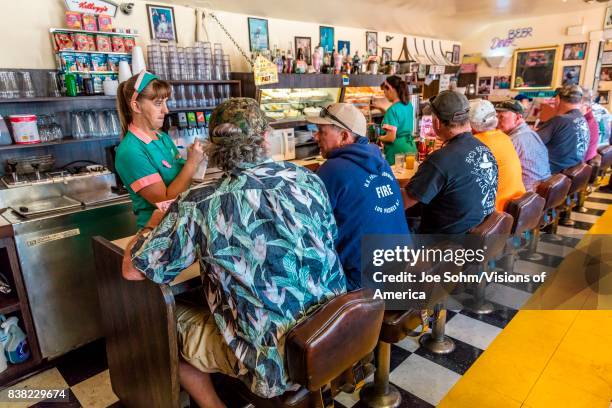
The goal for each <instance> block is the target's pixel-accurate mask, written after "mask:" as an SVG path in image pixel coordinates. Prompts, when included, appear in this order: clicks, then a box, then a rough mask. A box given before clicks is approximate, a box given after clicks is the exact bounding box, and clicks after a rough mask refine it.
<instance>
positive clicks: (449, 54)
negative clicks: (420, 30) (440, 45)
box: [444, 51, 453, 62]
mask: <svg viewBox="0 0 612 408" xmlns="http://www.w3.org/2000/svg"><path fill="white" fill-rule="evenodd" d="M444 56H445V57H446V59H447V60H448V62H453V52H452V51H446V52H445V53H444Z"/></svg>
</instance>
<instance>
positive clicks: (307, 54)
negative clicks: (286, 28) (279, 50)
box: [295, 37, 312, 65]
mask: <svg viewBox="0 0 612 408" xmlns="http://www.w3.org/2000/svg"><path fill="white" fill-rule="evenodd" d="M298 50H302V53H303V54H304V59H305V60H306V63H307V64H308V65H310V64H311V62H312V41H311V39H310V37H295V55H296V57H297V52H298Z"/></svg>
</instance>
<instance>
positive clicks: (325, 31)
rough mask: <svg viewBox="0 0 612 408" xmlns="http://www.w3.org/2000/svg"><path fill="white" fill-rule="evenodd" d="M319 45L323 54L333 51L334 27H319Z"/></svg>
mask: <svg viewBox="0 0 612 408" xmlns="http://www.w3.org/2000/svg"><path fill="white" fill-rule="evenodd" d="M319 43H320V44H321V47H323V49H324V50H325V52H332V51H333V50H334V27H326V26H319Z"/></svg>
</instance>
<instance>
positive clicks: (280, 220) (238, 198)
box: [123, 98, 346, 407]
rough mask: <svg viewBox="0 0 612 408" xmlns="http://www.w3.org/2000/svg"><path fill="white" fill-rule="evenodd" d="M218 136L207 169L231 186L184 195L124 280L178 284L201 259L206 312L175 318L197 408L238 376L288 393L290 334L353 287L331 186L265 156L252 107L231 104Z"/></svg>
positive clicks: (139, 245) (144, 240) (217, 119)
mask: <svg viewBox="0 0 612 408" xmlns="http://www.w3.org/2000/svg"><path fill="white" fill-rule="evenodd" d="M210 129H211V142H212V143H211V150H210V152H209V153H210V156H211V161H212V162H215V163H217V165H218V166H219V167H220V168H221V169H222V170H224V171H225V174H224V177H223V178H222V179H221V180H220V181H219V182H218V183H216V184H215V185H213V186H207V187H203V188H201V189H198V190H194V191H190V192H188V193H186V194H184V195H183V196H182V197H181V198H180V199H179V200H177V201H176V202H175V203H173V204H172V205H171V206H170V208H169V209H168V212H167V214H166V215H165V217H163V219H161V222H160V223H159V225H158V226H157V227H156V228H155V229H152V231H150V233H149V234H148V235H145V234H146V232H143V233H139V235H138V238H136V239H135V240H134V245H133V247H131V248H129V249H130V252H129V253H128V252H127V251H126V257H125V259H124V270H123V274H124V276H125V277H126V278H127V279H139V278H140V279H143V274H144V275H145V276H146V277H147V278H149V279H151V280H153V281H155V282H158V283H162V282H170V281H172V279H174V277H175V276H176V275H177V274H178V273H180V272H181V271H182V270H183V269H184V268H186V267H187V266H189V265H191V264H192V263H193V262H194V261H196V260H197V261H199V263H200V267H201V271H202V280H203V283H204V292H205V294H206V300H207V303H208V309H206V310H200V309H197V310H194V309H193V308H186V307H181V308H180V309H179V310H178V311H177V320H178V331H179V342H180V344H179V346H180V350H181V357H182V358H183V360H185V361H186V363H185V362H181V366H180V368H181V369H180V377H181V384H182V385H183V387H184V388H185V389H186V390H187V391H188V392H189V393H190V394H191V395H192V397H193V398H194V399H195V400H196V402H197V403H198V404H199V405H200V406H203V407H218V406H223V403H222V402H221V401H220V400H219V398H218V397H217V396H216V394H215V392H214V388H213V387H212V385H211V382H210V378H209V376H208V374H206V373H212V372H222V373H224V374H228V375H232V376H234V377H238V378H240V379H241V380H242V381H243V382H244V383H245V384H246V385H247V386H249V387H250V390H251V391H252V392H254V393H256V394H258V395H260V396H262V397H266V398H270V397H274V396H277V395H280V394H283V393H284V392H285V391H287V390H289V389H292V388H293V384H291V383H290V381H289V378H288V377H287V371H286V368H285V365H284V361H285V358H284V342H285V335H286V334H287V332H288V331H289V330H290V329H291V328H292V327H293V326H295V325H296V324H297V323H298V322H299V321H300V320H301V319H303V318H304V317H305V316H306V315H307V314H308V313H310V312H311V311H313V310H314V309H315V308H316V307H317V306H318V305H320V304H322V303H325V302H326V301H328V300H329V299H331V298H333V297H335V296H337V295H339V294H341V293H343V292H345V291H346V281H345V276H344V273H343V271H342V267H341V265H340V263H339V260H338V256H337V254H336V252H335V250H334V239H335V238H336V235H337V228H336V224H335V221H334V215H333V213H332V209H331V206H330V202H329V198H328V196H327V193H326V191H325V186H324V185H323V182H322V181H321V180H320V179H319V178H318V177H317V176H316V175H314V174H313V173H312V172H310V171H309V170H307V169H305V168H303V167H300V166H296V165H294V164H292V163H288V162H273V161H272V160H269V159H267V158H266V157H265V148H264V143H265V137H266V134H267V132H268V129H269V128H268V124H267V121H266V119H265V116H264V114H263V113H262V112H261V110H260V109H259V106H258V104H257V103H256V101H254V100H253V99H248V98H235V99H231V100H229V101H226V102H224V103H223V104H221V105H220V106H219V107H218V108H217V109H216V110H215V111H214V112H213V114H212V116H211V119H210ZM160 218H161V217H159V216H154V217H153V219H152V224H155V223H156V222H157V220H158V219H160ZM152 226H153V225H152ZM144 229H147V228H146V227H145V228H143V230H144ZM141 231H142V230H141Z"/></svg>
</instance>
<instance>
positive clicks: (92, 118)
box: [85, 110, 100, 137]
mask: <svg viewBox="0 0 612 408" xmlns="http://www.w3.org/2000/svg"><path fill="white" fill-rule="evenodd" d="M96 122H97V121H96V115H95V114H94V111H91V110H90V111H86V112H85V126H86V127H85V129H86V132H87V133H86V135H85V137H98V136H99V135H100V132H99V129H98V124H97V123H96Z"/></svg>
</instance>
